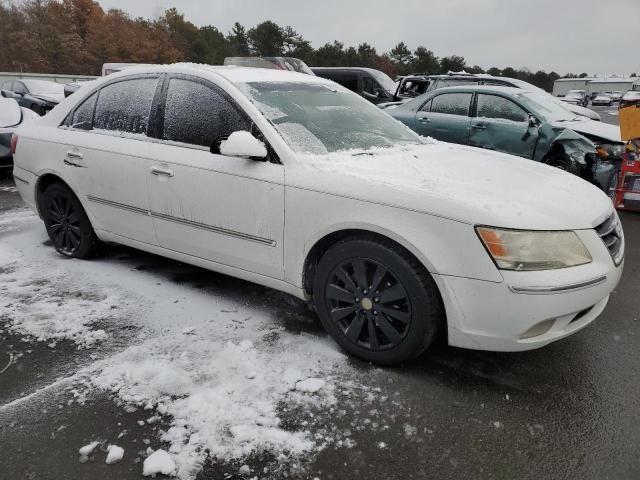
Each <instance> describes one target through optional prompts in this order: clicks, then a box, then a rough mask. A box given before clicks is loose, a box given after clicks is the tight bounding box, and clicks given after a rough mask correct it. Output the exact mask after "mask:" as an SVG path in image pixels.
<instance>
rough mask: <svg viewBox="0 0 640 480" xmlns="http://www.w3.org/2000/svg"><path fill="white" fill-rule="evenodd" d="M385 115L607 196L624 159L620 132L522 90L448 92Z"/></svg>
mask: <svg viewBox="0 0 640 480" xmlns="http://www.w3.org/2000/svg"><path fill="white" fill-rule="evenodd" d="M385 111H386V112H387V113H389V114H390V115H391V116H393V117H395V118H396V119H397V120H400V121H401V122H402V123H404V124H405V125H407V126H408V127H409V128H411V129H412V130H414V131H416V132H417V133H419V134H420V135H423V136H425V137H432V138H435V139H437V140H442V141H445V142H451V143H458V144H461V145H470V146H474V147H479V148H486V149H489V150H496V151H499V152H504V153H509V154H512V155H517V156H520V157H524V158H528V159H531V160H535V161H539V162H542V163H546V164H548V165H551V166H554V167H557V168H560V169H562V170H566V171H568V172H571V173H574V174H576V175H579V176H580V177H582V178H584V179H585V180H588V181H590V182H591V183H593V184H595V185H596V186H598V187H599V188H601V189H602V190H604V191H605V192H606V193H610V191H611V189H612V188H613V187H614V185H615V181H616V172H617V169H618V167H619V164H620V162H621V157H622V154H623V153H624V145H623V143H622V141H621V139H620V131H619V129H618V128H617V127H615V126H613V125H608V124H605V123H602V122H595V121H593V120H589V119H586V118H584V117H577V116H576V115H575V114H573V113H571V112H570V111H568V110H566V109H565V108H563V107H561V106H559V105H558V104H556V103H554V102H550V101H549V100H548V99H546V98H545V96H544V95H542V94H540V93H539V92H533V91H527V90H525V89H521V88H510V87H492V86H478V85H470V86H465V87H451V88H443V89H440V90H435V91H433V92H430V93H427V94H425V95H421V96H420V97H416V98H414V99H413V100H411V101H409V102H407V103H404V104H402V105H399V106H396V107H389V108H387V109H386V110H385Z"/></svg>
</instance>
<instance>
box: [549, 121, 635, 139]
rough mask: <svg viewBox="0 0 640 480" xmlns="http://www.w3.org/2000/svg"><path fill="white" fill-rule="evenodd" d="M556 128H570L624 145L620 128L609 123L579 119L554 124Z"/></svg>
mask: <svg viewBox="0 0 640 480" xmlns="http://www.w3.org/2000/svg"><path fill="white" fill-rule="evenodd" d="M552 125H553V126H554V127H556V128H569V129H571V130H573V131H575V132H578V133H582V134H587V135H592V136H595V137H599V138H602V139H604V140H608V141H610V142H614V143H622V138H621V137H620V128H618V127H616V126H615V125H610V124H608V123H603V122H596V121H594V120H589V119H586V118H579V119H576V120H572V121H570V122H554V123H552Z"/></svg>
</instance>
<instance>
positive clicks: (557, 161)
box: [544, 153, 581, 176]
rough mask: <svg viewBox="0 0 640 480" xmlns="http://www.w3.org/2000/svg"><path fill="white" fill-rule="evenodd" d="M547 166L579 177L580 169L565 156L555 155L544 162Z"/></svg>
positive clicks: (561, 154)
mask: <svg viewBox="0 0 640 480" xmlns="http://www.w3.org/2000/svg"><path fill="white" fill-rule="evenodd" d="M544 163H546V164H547V165H549V166H550V167H555V168H558V169H560V170H564V171H565V172H569V173H573V174H574V175H578V176H580V170H581V169H580V167H579V166H578V165H577V164H576V162H574V161H573V160H571V158H569V157H568V156H567V155H565V154H563V153H556V154H554V155H552V156H550V157H549V158H547V159H546V160H545V162H544Z"/></svg>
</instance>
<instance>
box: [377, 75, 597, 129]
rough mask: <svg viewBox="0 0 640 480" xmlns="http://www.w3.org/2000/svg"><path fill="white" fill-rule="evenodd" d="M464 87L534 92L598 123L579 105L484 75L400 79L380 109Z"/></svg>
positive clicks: (513, 80)
mask: <svg viewBox="0 0 640 480" xmlns="http://www.w3.org/2000/svg"><path fill="white" fill-rule="evenodd" d="M464 85H493V86H497V87H514V88H524V89H526V90H529V91H535V92H538V93H540V94H541V95H545V96H546V97H547V99H548V100H549V101H552V102H555V103H557V104H558V105H560V106H562V107H564V108H566V109H567V110H569V111H571V112H573V113H575V114H576V115H580V116H582V117H587V118H590V119H591V120H596V121H600V120H601V118H600V115H599V114H598V113H597V112H594V111H593V110H591V109H589V108H585V107H583V106H580V105H573V104H570V103H564V102H562V100H561V99H560V98H557V97H554V96H553V95H551V94H550V93H548V92H546V91H544V90H543V89H541V88H539V87H536V86H535V85H533V84H531V83H528V82H525V81H524V80H520V79H517V78H509V77H495V76H492V75H485V74H469V73H465V74H447V75H427V74H411V75H407V76H406V77H402V78H401V79H400V81H399V82H398V87H397V89H396V92H395V94H394V100H393V102H389V103H382V104H380V107H381V108H388V107H391V106H394V105H399V104H400V103H403V102H406V101H407V100H409V99H411V98H415V97H416V96H417V95H421V94H423V93H427V92H431V91H433V90H437V89H439V88H446V87H456V86H464Z"/></svg>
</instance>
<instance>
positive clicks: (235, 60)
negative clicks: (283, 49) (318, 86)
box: [224, 57, 314, 75]
mask: <svg viewBox="0 0 640 480" xmlns="http://www.w3.org/2000/svg"><path fill="white" fill-rule="evenodd" d="M224 65H237V66H239V67H254V68H272V69H277V70H289V71H291V72H299V73H306V74H307V75H314V73H313V71H312V70H311V69H310V68H309V66H308V65H307V64H306V63H304V62H303V61H302V60H300V59H299V58H294V57H227V58H225V59H224Z"/></svg>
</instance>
